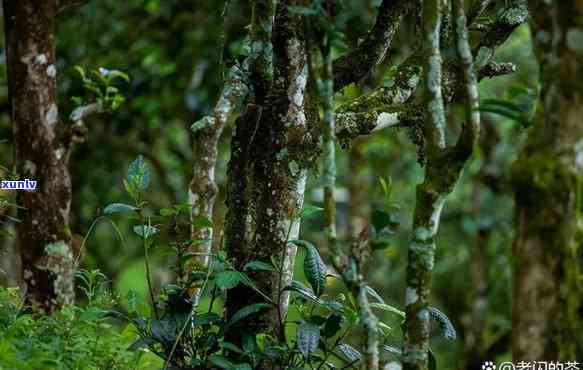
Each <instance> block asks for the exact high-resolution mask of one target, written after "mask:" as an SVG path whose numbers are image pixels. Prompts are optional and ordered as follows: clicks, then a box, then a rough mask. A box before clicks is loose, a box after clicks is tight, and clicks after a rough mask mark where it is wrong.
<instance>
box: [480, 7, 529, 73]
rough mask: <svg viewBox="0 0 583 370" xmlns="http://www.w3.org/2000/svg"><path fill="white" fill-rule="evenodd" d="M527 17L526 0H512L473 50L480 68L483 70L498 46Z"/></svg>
mask: <svg viewBox="0 0 583 370" xmlns="http://www.w3.org/2000/svg"><path fill="white" fill-rule="evenodd" d="M527 17H528V6H527V3H526V0H512V1H510V4H509V6H508V7H507V8H505V9H504V10H503V11H502V12H501V13H500V15H499V16H498V17H497V18H496V20H495V21H494V23H493V24H492V26H491V27H490V30H489V31H488V32H486V33H485V34H484V35H483V36H482V38H481V40H480V42H479V44H478V46H477V47H476V48H475V50H474V52H473V54H474V55H475V63H476V67H477V68H478V69H480V70H481V69H482V68H484V67H485V66H487V65H488V64H489V63H490V62H491V61H492V60H493V58H494V52H495V51H496V48H498V47H499V46H500V45H502V44H503V43H504V42H505V41H506V40H507V39H508V37H510V35H511V34H512V32H513V31H514V30H515V29H516V28H517V27H519V26H520V25H522V24H523V23H524V22H526V19H527Z"/></svg>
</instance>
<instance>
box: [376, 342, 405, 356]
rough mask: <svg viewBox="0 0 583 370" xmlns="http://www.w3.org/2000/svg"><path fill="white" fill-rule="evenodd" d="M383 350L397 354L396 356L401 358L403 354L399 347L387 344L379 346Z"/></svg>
mask: <svg viewBox="0 0 583 370" xmlns="http://www.w3.org/2000/svg"><path fill="white" fill-rule="evenodd" d="M381 348H382V349H383V350H384V351H386V352H388V353H390V354H392V355H395V356H397V358H399V359H401V357H402V356H403V351H402V350H401V349H400V348H397V347H393V346H387V345H383V346H382V347H381Z"/></svg>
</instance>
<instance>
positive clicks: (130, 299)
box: [126, 289, 138, 313]
mask: <svg viewBox="0 0 583 370" xmlns="http://www.w3.org/2000/svg"><path fill="white" fill-rule="evenodd" d="M126 301H127V305H128V312H130V313H133V312H136V311H137V310H138V293H136V291H135V290H133V289H130V290H129V291H128V293H127V294H126Z"/></svg>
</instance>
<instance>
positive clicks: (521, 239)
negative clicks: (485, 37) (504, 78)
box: [512, 0, 583, 361]
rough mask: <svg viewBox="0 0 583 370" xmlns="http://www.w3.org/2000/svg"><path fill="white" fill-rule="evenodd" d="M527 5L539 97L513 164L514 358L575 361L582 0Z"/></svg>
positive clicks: (581, 233) (579, 301) (580, 301)
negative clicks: (530, 125) (538, 80)
mask: <svg viewBox="0 0 583 370" xmlns="http://www.w3.org/2000/svg"><path fill="white" fill-rule="evenodd" d="M529 6H530V12H531V15H532V34H533V43H534V50H535V54H536V56H537V59H538V61H539V63H540V68H541V97H540V104H539V106H538V111H537V113H536V117H535V119H534V126H533V127H532V128H531V129H530V132H529V136H528V139H527V143H526V145H525V147H524V149H523V150H522V152H521V154H520V156H519V158H518V159H517V160H516V162H515V163H514V165H513V169H512V179H513V180H512V183H513V186H514V190H515V201H516V209H515V228H516V235H515V240H514V244H513V254H514V269H513V281H514V288H513V312H512V320H513V357H514V361H522V360H524V361H534V360H545V361H550V360H555V361H557V360H558V361H574V360H575V359H578V358H579V359H580V358H581V357H580V356H581V353H582V352H581V351H582V349H583V342H582V340H581V334H580V333H581V329H582V328H583V326H582V325H581V312H582V311H583V284H582V282H581V276H582V275H581V273H582V267H581V262H580V261H581V253H582V250H583V217H582V213H581V211H582V208H581V194H582V187H581V186H582V185H581V184H582V183H583V118H582V117H583V85H582V84H581V76H582V75H583V53H582V51H583V50H582V46H581V45H582V44H581V42H580V40H579V39H578V38H577V37H579V36H580V35H581V32H582V31H581V28H580V25H581V23H580V18H581V17H582V16H583V4H582V3H581V2H580V1H575V0H571V1H561V2H546V1H531V2H530V3H529ZM577 40H579V41H577Z"/></svg>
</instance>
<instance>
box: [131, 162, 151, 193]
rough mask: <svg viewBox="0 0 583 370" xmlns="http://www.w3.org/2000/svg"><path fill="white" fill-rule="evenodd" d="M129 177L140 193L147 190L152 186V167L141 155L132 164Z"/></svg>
mask: <svg viewBox="0 0 583 370" xmlns="http://www.w3.org/2000/svg"><path fill="white" fill-rule="evenodd" d="M127 177H128V180H129V182H130V183H131V184H134V185H135V186H136V187H137V190H139V191H142V190H145V189H146V188H147V187H148V185H149V184H150V167H149V166H148V164H147V163H146V161H145V160H144V157H143V156H142V155H141V154H140V155H139V156H138V158H136V159H135V160H134V161H133V162H132V163H131V164H130V167H129V169H128V175H127Z"/></svg>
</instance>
